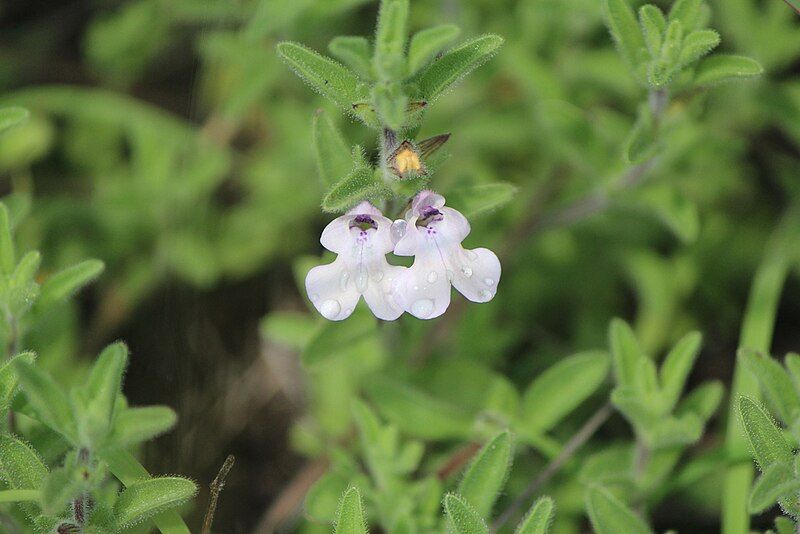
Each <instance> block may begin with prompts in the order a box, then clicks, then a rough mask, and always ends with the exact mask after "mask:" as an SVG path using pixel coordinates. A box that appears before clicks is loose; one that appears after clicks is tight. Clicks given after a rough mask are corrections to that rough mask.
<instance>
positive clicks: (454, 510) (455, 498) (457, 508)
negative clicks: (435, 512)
mask: <svg viewBox="0 0 800 534" xmlns="http://www.w3.org/2000/svg"><path fill="white" fill-rule="evenodd" d="M444 511H445V515H446V516H447V525H448V527H449V529H450V532H453V534H483V533H488V532H489V527H488V526H486V523H485V522H484V521H483V519H482V518H481V516H479V515H478V514H477V512H475V510H473V509H472V508H471V507H470V505H469V504H468V503H467V501H465V500H464V498H463V497H461V496H460V495H456V494H454V493H448V494H447V495H445V496H444Z"/></svg>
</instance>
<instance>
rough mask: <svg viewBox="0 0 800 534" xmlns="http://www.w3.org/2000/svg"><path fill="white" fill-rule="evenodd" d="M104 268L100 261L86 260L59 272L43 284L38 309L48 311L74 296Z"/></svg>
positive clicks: (37, 304) (37, 303)
mask: <svg viewBox="0 0 800 534" xmlns="http://www.w3.org/2000/svg"><path fill="white" fill-rule="evenodd" d="M104 268H105V265H104V264H103V262H102V261H100V260H85V261H82V262H80V263H78V264H77V265H73V266H72V267H67V268H66V269H62V270H61V271H58V272H57V273H55V274H54V275H53V276H51V277H49V278H48V279H47V280H45V281H44V283H43V284H42V289H41V292H40V293H39V300H38V301H37V302H36V307H37V308H40V309H42V310H46V309H47V308H48V307H50V306H51V305H53V304H55V303H56V302H60V301H61V300H63V299H66V298H67V297H69V296H71V295H73V294H74V293H76V292H77V291H78V290H80V289H81V288H82V287H83V286H85V285H86V284H88V283H90V282H91V281H93V280H94V279H95V278H97V277H98V276H100V273H102V272H103V269H104Z"/></svg>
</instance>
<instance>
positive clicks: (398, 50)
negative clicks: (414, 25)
mask: <svg viewBox="0 0 800 534" xmlns="http://www.w3.org/2000/svg"><path fill="white" fill-rule="evenodd" d="M407 25H408V0H381V8H380V11H379V12H378V27H377V30H376V31H375V57H374V66H375V71H376V72H377V74H378V76H379V77H380V78H381V79H382V80H384V81H395V80H398V79H400V78H402V76H403V74H404V71H405V58H404V55H403V52H404V50H405V45H406V35H407V29H406V28H407Z"/></svg>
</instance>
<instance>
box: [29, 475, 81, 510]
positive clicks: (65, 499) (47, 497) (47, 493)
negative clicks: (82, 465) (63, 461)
mask: <svg viewBox="0 0 800 534" xmlns="http://www.w3.org/2000/svg"><path fill="white" fill-rule="evenodd" d="M74 475H75V473H74V472H73V471H71V470H68V469H65V468H63V467H62V468H59V469H56V470H54V471H52V472H51V473H50V474H49V475H47V477H46V478H45V480H44V483H43V485H42V493H41V497H40V502H41V505H42V512H43V513H44V514H46V515H57V514H59V513H61V512H63V511H64V508H66V506H67V503H69V501H70V500H72V499H73V498H74V497H76V496H77V495H79V494H80V493H81V492H82V491H84V489H85V488H84V486H85V484H86V481H85V480H84V479H83V478H82V477H80V478H79V477H75V476H74Z"/></svg>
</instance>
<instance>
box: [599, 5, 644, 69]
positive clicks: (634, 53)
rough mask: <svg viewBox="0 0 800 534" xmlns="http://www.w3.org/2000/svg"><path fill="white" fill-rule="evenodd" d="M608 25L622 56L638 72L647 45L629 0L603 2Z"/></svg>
mask: <svg viewBox="0 0 800 534" xmlns="http://www.w3.org/2000/svg"><path fill="white" fill-rule="evenodd" d="M603 12H604V14H605V19H606V25H607V26H608V30H609V32H610V33H611V37H612V38H613V39H614V43H615V44H616V45H617V50H619V53H620V55H621V56H622V58H623V59H624V60H625V62H626V63H627V64H628V66H629V67H631V69H632V70H634V71H636V70H637V69H638V67H639V65H640V64H641V63H642V62H643V61H644V60H645V57H646V49H647V45H646V44H645V41H644V37H643V36H642V33H641V31H640V30H639V25H638V24H637V22H636V15H634V13H633V9H631V6H630V4H628V1H627V0H603Z"/></svg>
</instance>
